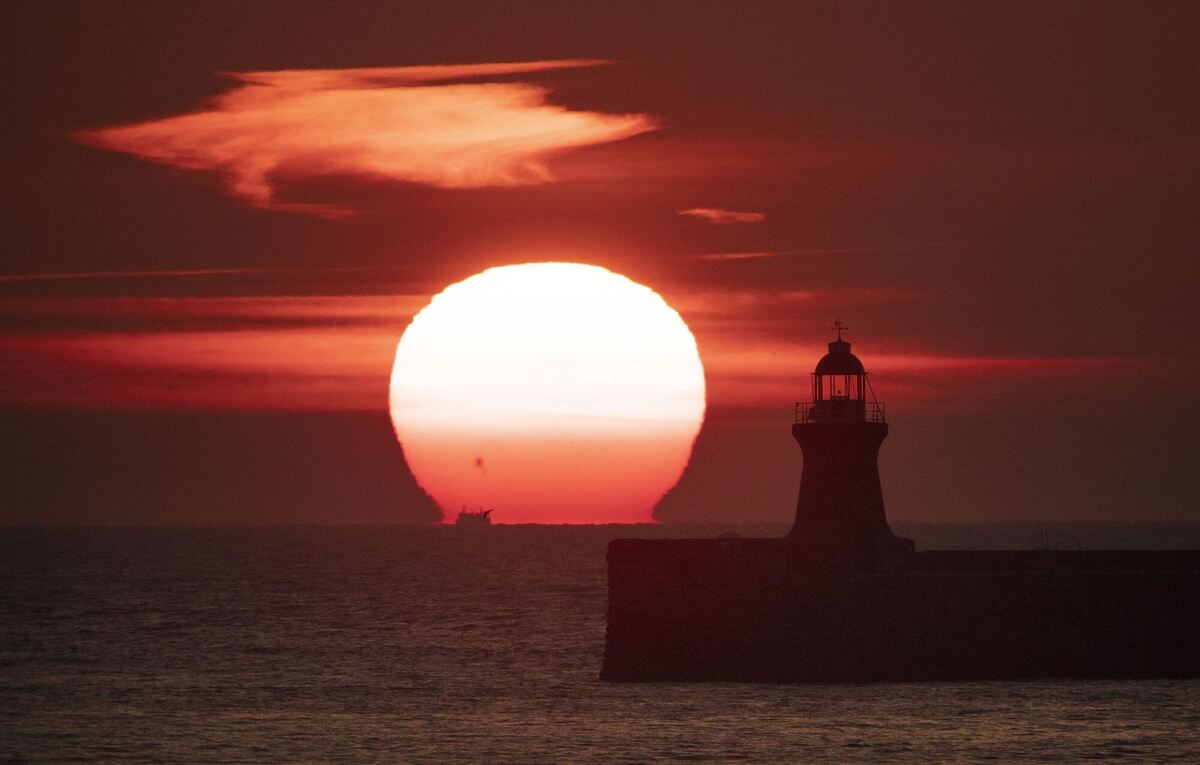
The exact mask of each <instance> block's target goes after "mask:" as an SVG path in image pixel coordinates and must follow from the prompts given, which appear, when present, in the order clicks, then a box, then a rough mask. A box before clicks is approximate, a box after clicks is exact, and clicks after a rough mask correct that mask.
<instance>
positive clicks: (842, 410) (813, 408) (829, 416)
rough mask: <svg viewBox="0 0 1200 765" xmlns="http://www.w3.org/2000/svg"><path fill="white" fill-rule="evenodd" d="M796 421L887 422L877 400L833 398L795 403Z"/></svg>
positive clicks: (881, 405) (880, 404)
mask: <svg viewBox="0 0 1200 765" xmlns="http://www.w3.org/2000/svg"><path fill="white" fill-rule="evenodd" d="M796 422H887V420H886V419H885V418H884V414H883V404H882V403H880V402H879V401H857V400H854V399H844V398H841V399H839V398H835V399H830V400H828V401H816V402H801V403H798V404H796Z"/></svg>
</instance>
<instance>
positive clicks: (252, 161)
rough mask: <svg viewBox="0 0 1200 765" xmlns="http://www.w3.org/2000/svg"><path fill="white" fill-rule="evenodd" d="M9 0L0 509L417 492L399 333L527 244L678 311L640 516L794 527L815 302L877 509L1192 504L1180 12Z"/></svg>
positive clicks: (247, 514)
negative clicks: (397, 396) (671, 429)
mask: <svg viewBox="0 0 1200 765" xmlns="http://www.w3.org/2000/svg"><path fill="white" fill-rule="evenodd" d="M0 14H3V21H4V24H3V28H4V29H5V30H6V31H5V35H6V38H7V39H6V40H5V46H4V48H5V51H6V53H5V55H6V64H7V66H6V67H5V68H4V72H5V73H4V75H3V76H4V77H5V79H6V82H5V85H6V88H5V92H6V94H8V102H9V103H8V109H7V110H6V111H7V112H8V115H9V116H8V119H6V120H5V121H4V124H3V125H2V126H0V130H2V131H3V138H4V140H3V142H2V144H3V145H2V149H0V150H2V151H3V160H4V167H5V172H4V174H3V177H2V182H3V194H4V200H5V205H4V212H3V216H4V220H3V230H4V232H5V235H4V237H3V240H2V241H3V247H4V260H3V268H2V269H0V406H2V407H4V410H3V411H4V412H5V413H6V414H5V418H6V419H7V420H8V422H9V423H11V428H10V429H9V437H8V438H7V439H6V440H7V442H8V444H7V451H8V452H9V455H8V457H9V458H8V459H6V460H5V463H6V468H7V469H6V473H7V475H5V476H4V477H3V478H4V480H3V486H2V487H0V491H4V492H5V493H6V494H7V495H8V496H7V501H5V502H4V503H2V504H3V506H4V510H3V514H2V515H0V520H3V521H4V522H10V523H11V522H17V523H29V522H34V523H36V522H58V521H69V522H143V521H150V522H200V521H204V522H208V521H234V522H262V521H283V522H288V521H322V522H336V521H346V522H387V521H414V520H428V519H430V518H432V517H434V516H435V511H434V510H433V508H432V506H431V505H430V504H429V502H428V500H427V499H425V498H424V497H423V496H422V495H421V494H420V492H419V491H418V490H417V489H416V488H415V486H414V485H413V484H412V479H411V477H410V476H408V475H407V472H406V470H405V466H404V463H403V460H402V458H401V455H400V453H399V450H398V448H397V447H396V445H395V443H394V439H392V438H391V434H390V432H389V431H388V425H387V415H386V411H385V409H386V401H387V395H386V394H387V391H386V388H387V380H388V367H389V364H390V362H391V356H392V353H393V351H394V347H395V342H396V340H397V339H398V337H399V334H400V333H401V332H402V331H403V329H404V327H405V326H406V324H407V322H408V320H409V318H410V317H411V316H412V314H413V313H414V312H415V311H416V310H419V308H420V307H421V306H422V305H423V304H424V303H425V301H426V300H427V299H428V297H429V296H430V295H432V294H434V293H436V292H437V291H439V290H440V289H441V288H443V287H444V286H445V285H447V284H449V283H451V282H454V281H457V280H460V279H462V278H465V277H466V276H468V275H470V274H472V273H476V272H477V271H479V270H482V269H483V268H486V267H488V266H492V265H498V264H505V263H517V262H526V261H532V260H577V261H580V262H588V263H595V264H598V265H603V266H606V267H608V268H611V269H612V270H615V271H618V272H620V273H623V274H625V275H627V276H629V277H631V278H633V279H635V280H637V281H639V282H642V283H644V284H647V285H649V286H651V287H653V288H654V289H656V290H657V291H659V292H660V293H661V294H663V295H664V296H665V297H666V298H667V300H668V301H669V302H670V303H671V304H672V305H673V306H674V307H676V308H677V309H678V310H679V311H680V313H681V315H682V316H683V317H684V319H685V320H686V321H687V322H688V324H689V325H690V326H691V328H692V329H693V331H694V332H695V334H696V337H697V340H698V343H699V347H700V352H701V357H702V359H703V361H704V364H705V367H706V371H707V375H708V391H709V401H708V403H709V410H708V420H707V423H706V425H705V428H704V430H703V431H702V432H701V435H700V438H699V441H698V443H697V447H696V451H695V454H694V457H693V460H692V464H691V467H690V468H689V470H688V472H687V473H685V475H684V478H683V480H682V481H681V483H680V485H679V486H678V487H677V488H676V489H675V491H674V492H672V493H671V494H670V495H668V497H667V498H666V499H665V500H664V501H663V503H662V504H661V505H660V508H659V517H660V518H662V519H664V520H670V521H684V520H777V521H780V522H787V521H788V520H789V519H790V515H791V513H792V511H793V509H794V499H795V492H796V487H797V485H798V478H799V453H798V449H797V448H796V447H795V445H794V444H793V443H791V440H790V435H789V432H788V427H789V425H790V418H791V406H792V403H793V402H794V401H796V400H798V399H800V398H802V397H803V396H804V395H805V393H806V392H807V386H808V378H807V375H808V372H809V371H811V368H812V365H813V364H814V363H815V361H816V358H817V357H818V356H819V355H820V353H821V352H822V349H823V343H825V342H827V341H828V339H829V331H828V329H827V328H828V327H829V325H830V324H831V323H832V321H833V319H834V318H838V317H840V318H842V319H843V320H845V321H846V323H847V324H848V325H849V326H850V330H849V333H848V338H849V339H850V340H851V341H852V342H853V343H854V348H855V350H856V351H857V352H859V355H860V356H861V357H862V359H863V361H864V363H865V364H866V365H867V368H868V369H869V370H870V371H871V372H872V379H873V382H874V386H875V390H876V392H877V394H878V395H879V397H880V399H882V400H884V401H885V403H886V404H887V407H888V413H889V419H890V421H891V422H892V435H891V437H890V438H889V440H888V442H887V443H886V444H885V446H884V450H883V457H882V470H883V479H884V487H885V499H886V500H887V502H888V506H889V513H890V515H891V517H892V518H893V519H895V520H900V521H904V520H912V521H915V520H946V521H950V520H985V519H987V520H998V519H1028V518H1036V519H1046V520H1050V519H1055V520H1058V519H1098V520H1114V519H1120V520H1131V521H1133V520H1145V519H1172V518H1174V519H1178V518H1195V517H1196V512H1197V511H1196V505H1195V500H1194V497H1195V496H1196V491H1197V489H1198V488H1200V486H1197V483H1198V479H1197V477H1196V476H1197V475H1198V474H1200V471H1197V470H1196V458H1195V453H1196V450H1195V447H1194V445H1193V443H1192V441H1191V439H1192V438H1194V437H1195V436H1196V435H1197V434H1198V433H1200V428H1198V427H1197V426H1198V425H1200V415H1197V414H1196V413H1195V412H1194V411H1193V408H1194V407H1193V406H1192V402H1193V401H1194V400H1195V399H1196V393H1195V390H1196V383H1195V375H1196V374H1197V373H1198V372H1200V368H1198V367H1200V364H1198V363H1197V354H1196V351H1195V348H1196V347H1197V342H1198V341H1200V329H1198V328H1200V321H1198V320H1197V319H1198V316H1197V311H1196V308H1195V302H1194V300H1195V299H1194V293H1195V292H1196V288H1197V285H1198V284H1200V266H1197V261H1196V253H1197V251H1198V247H1197V245H1198V244H1200V222H1198V219H1197V216H1196V214H1195V211H1196V209H1198V204H1197V203H1198V202H1200V172H1198V171H1200V135H1198V134H1197V125H1200V119H1198V118H1200V114H1197V106H1196V98H1195V94H1196V93H1197V92H1200V87H1198V86H1200V81H1198V80H1200V66H1198V64H1200V54H1197V52H1196V46H1195V40H1196V39H1200V34H1198V33H1200V22H1198V16H1197V14H1196V13H1195V10H1194V8H1193V7H1192V6H1190V5H1189V4H1185V3H1179V4H1170V3H1136V4H1135V3H1078V4H1075V3H1055V4H995V5H988V6H981V5H978V4H959V3H929V4H925V3H921V4H914V5H893V4H864V5H853V6H848V5H846V4H842V3H831V4H705V3H687V4H682V3H680V4H656V3H643V4H634V5H632V6H631V5H630V4H612V5H606V4H602V3H597V4H589V5H587V6H564V5H563V4H557V3H521V4H497V5H496V6H495V7H491V6H488V5H485V4H455V3H446V4H438V5H436V6H429V7H421V6H416V5H414V7H411V8H404V7H383V8H381V7H379V6H378V5H377V4H367V3H362V4H359V3H338V4H323V3H281V4H273V3H203V4H194V5H193V4H166V5H164V4H154V3H86V2H85V3H70V4H59V5H47V4H41V3H28V4H10V5H8V6H5V8H4V9H3V10H2V11H0Z"/></svg>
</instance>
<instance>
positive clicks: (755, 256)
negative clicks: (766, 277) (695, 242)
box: [696, 252, 779, 260]
mask: <svg viewBox="0 0 1200 765" xmlns="http://www.w3.org/2000/svg"><path fill="white" fill-rule="evenodd" d="M778 256H779V253H777V252H706V253H704V254H703V255H697V256H696V258H697V260H762V259H764V258H775V257H778Z"/></svg>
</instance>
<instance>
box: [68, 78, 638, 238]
mask: <svg viewBox="0 0 1200 765" xmlns="http://www.w3.org/2000/svg"><path fill="white" fill-rule="evenodd" d="M603 63H606V62H604V61H597V60H582V59H579V60H560V61H532V62H520V63H504V64H468V65H454V66H414V67H379V68H364V69H295V70H282V71H270V72H233V73H227V74H226V76H228V77H229V78H230V79H232V80H235V81H236V82H237V83H238V85H237V86H236V87H234V88H233V89H232V90H230V91H228V92H226V93H223V94H221V95H220V96H217V97H216V98H214V99H212V100H211V101H209V102H207V103H205V104H203V105H202V106H201V107H200V108H198V109H197V110H196V111H193V112H191V113H188V114H182V115H177V116H172V117H166V118H163V119H155V120H150V121H147V122H139V123H135V124H130V125H120V126H114V127H104V128H99V129H95V130H82V131H78V132H77V133H75V137H76V138H77V139H78V140H79V141H81V142H83V143H85V144H89V145H92V146H96V147H99V148H103V149H108V150H112V151H119V152H125V153H129V154H133V155H134V156H137V157H139V158H141V159H144V160H147V161H150V162H158V163H161V164H165V165H171V166H173V167H178V168H183V169H186V170H201V171H211V172H217V173H219V174H220V175H221V176H222V178H223V180H224V182H225V185H226V187H227V189H228V190H229V192H230V193H231V194H233V195H234V196H236V197H239V198H241V199H243V200H245V201H247V202H249V203H250V204H252V205H254V206H256V207H262V208H267V209H274V210H294V211H301V212H308V213H313V214H318V215H324V216H330V217H333V216H339V215H345V214H348V213H350V212H352V211H351V210H349V209H348V208H346V207H344V206H340V205H337V204H323V203H313V202H304V201H289V200H287V199H286V198H285V196H284V195H283V194H281V193H280V192H281V186H282V185H284V184H286V183H288V182H291V181H300V180H304V179H311V178H316V177H323V176H345V175H351V176H355V175H357V176H369V177H373V178H383V179H389V180H394V181H401V182H407V183H416V184H423V185H426V186H434V187H440V188H481V187H488V186H518V185H528V184H537V183H546V182H548V181H551V180H553V179H554V174H553V172H552V171H551V168H550V166H549V161H550V160H551V158H552V157H553V156H554V155H556V154H558V153H560V152H564V151H567V150H570V149H578V148H581V147H585V146H591V145H595V144H600V143H605V142H609V141H618V140H621V139H624V138H628V137H630V136H634V135H637V134H639V133H644V132H646V131H649V130H654V129H656V128H657V127H658V122H657V121H656V120H655V119H654V118H652V117H650V116H648V115H645V114H606V113H601V112H593V111H582V110H573V109H569V108H567V107H565V106H560V105H557V104H552V103H550V102H549V100H548V96H549V94H550V92H551V90H550V88H548V87H546V86H542V85H535V84H531V83H523V82H513V81H511V79H509V80H508V81H504V82H480V81H479V80H480V79H484V78H489V77H490V78H497V77H501V76H503V77H505V78H511V77H513V76H514V75H520V74H531V73H536V72H544V71H549V70H555V69H568V68H578V67H586V66H595V65H598V64H603Z"/></svg>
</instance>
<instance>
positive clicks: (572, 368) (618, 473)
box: [391, 263, 705, 523]
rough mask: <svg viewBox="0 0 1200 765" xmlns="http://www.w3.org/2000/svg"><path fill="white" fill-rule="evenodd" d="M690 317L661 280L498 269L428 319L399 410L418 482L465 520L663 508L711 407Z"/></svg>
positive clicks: (410, 354) (395, 394)
mask: <svg viewBox="0 0 1200 765" xmlns="http://www.w3.org/2000/svg"><path fill="white" fill-rule="evenodd" d="M704 409H705V386H704V370H703V367H702V366H701V363H700V357H699V354H698V352H697V350H696V342H695V339H694V338H693V337H692V334H691V332H690V331H689V330H688V328H687V325H685V324H684V322H683V320H682V319H681V318H680V317H679V314H678V313H676V312H675V311H674V310H673V309H672V308H671V307H670V306H668V305H667V304H666V302H665V301H663V299H662V298H661V297H659V296H658V295H657V294H656V293H654V292H653V291H652V290H650V289H648V288H646V287H643V286H641V285H639V284H636V283H634V282H632V281H630V280H629V279H626V278H625V277H623V276H619V275H617V274H614V273H612V272H610V271H606V270H605V269H602V268H598V267H595V266H586V265H579V264H572V263H530V264H525V265H520V266H505V267H500V268H492V269H488V270H487V271H484V272H483V273H480V274H477V275H475V276H472V277H471V278H469V279H466V280H464V281H462V282H459V283H458V284H454V285H452V286H450V287H448V288H447V289H446V290H444V291H443V292H442V293H440V294H439V295H437V296H435V297H434V298H433V301H432V302H431V303H430V304H429V305H428V306H427V307H425V308H424V309H423V310H422V311H421V312H420V313H418V314H417V316H416V317H415V318H414V319H413V322H412V324H411V325H409V328H408V330H406V331H405V333H404V336H403V337H402V338H401V340H400V344H399V346H398V348H397V350H396V361H395V365H394V367H393V370H392V383H391V414H392V422H393V424H394V425H395V428H396V433H397V437H398V438H399V440H400V443H401V446H402V447H403V450H404V456H405V459H406V460H407V462H408V465H409V467H410V468H411V470H412V472H413V475H414V476H415V477H416V479H417V482H418V483H420V484H421V486H422V488H424V489H425V491H426V492H428V493H429V494H430V496H432V497H433V498H434V500H435V501H436V502H437V503H438V504H439V505H440V506H441V508H442V510H443V511H444V513H445V514H446V516H445V520H447V521H452V520H454V518H455V517H456V513H457V511H458V510H459V509H460V508H461V507H462V506H463V505H470V506H476V505H487V506H489V507H494V508H495V509H496V515H495V517H496V519H497V520H498V521H500V522H505V523H632V522H648V521H652V520H653V516H652V512H653V509H654V505H655V504H656V503H657V502H658V500H659V499H660V498H661V497H662V495H663V494H664V493H665V492H666V491H667V490H668V489H670V488H671V486H673V485H674V484H675V482H676V481H677V480H678V479H679V476H680V475H681V474H682V472H683V469H684V467H686V465H687V461H688V459H689V456H690V454H691V447H692V443H693V442H694V440H695V437H696V434H697V432H698V431H699V428H700V423H701V421H702V420H703V417H704Z"/></svg>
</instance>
